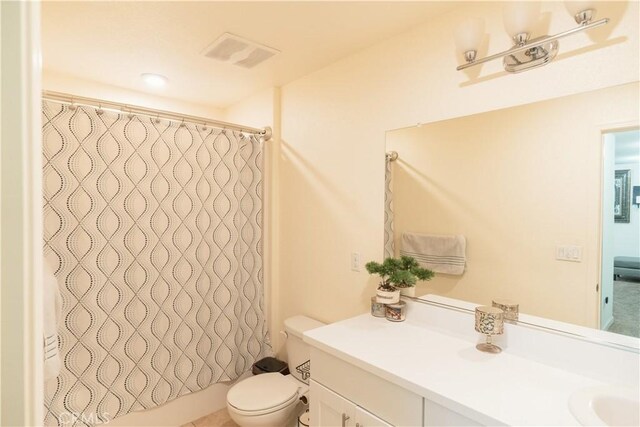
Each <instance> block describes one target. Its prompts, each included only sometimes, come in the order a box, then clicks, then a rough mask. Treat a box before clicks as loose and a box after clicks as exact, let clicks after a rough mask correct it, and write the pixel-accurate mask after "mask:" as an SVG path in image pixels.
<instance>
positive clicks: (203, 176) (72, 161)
mask: <svg viewBox="0 0 640 427" xmlns="http://www.w3.org/2000/svg"><path fill="white" fill-rule="evenodd" d="M43 151H44V153H43V160H44V162H43V181H44V221H45V223H44V252H45V259H46V261H47V262H49V263H50V264H51V266H52V268H53V269H54V271H55V272H56V277H57V279H58V284H59V287H60V291H61V293H62V296H63V318H62V319H61V323H60V327H59V342H60V352H61V356H62V362H63V368H62V373H61V374H60V376H59V377H58V379H57V380H53V381H50V382H48V383H47V384H46V390H45V404H46V416H45V424H47V425H55V424H64V425H85V424H87V425H89V424H94V423H100V422H105V421H108V420H109V419H113V418H114V417H117V416H121V415H124V414H126V413H128V412H131V411H135V410H140V409H146V408H151V407H154V406H157V405H160V404H163V403H165V402H167V401H169V400H171V399H175V398H176V397H178V396H181V395H184V394H187V393H191V392H194V391H198V390H201V389H203V388H205V387H207V386H209V385H210V384H213V383H216V382H220V381H227V380H232V379H235V378H237V377H238V376H239V375H240V374H242V373H243V372H245V371H247V370H248V369H249V368H250V367H251V365H252V364H253V363H254V361H255V360H257V359H259V358H261V357H263V356H265V355H267V354H270V353H271V349H270V346H269V343H268V339H267V326H266V321H265V316H264V307H263V301H264V300H263V270H262V268H263V266H262V262H263V261H262V226H263V225H262V197H263V195H262V175H263V154H262V143H261V142H260V141H258V140H257V139H256V137H255V136H252V137H250V138H249V137H244V136H243V135H241V134H239V133H237V132H231V131H226V130H224V131H223V130H220V129H212V128H205V127H203V126H201V125H195V124H180V123H177V122H173V121H168V120H158V119H154V118H148V117H145V116H137V115H127V114H118V113H114V112H107V111H102V110H99V109H95V108H91V107H80V106H78V107H71V106H69V105H65V104H62V103H57V102H50V101H46V102H44V103H43Z"/></svg>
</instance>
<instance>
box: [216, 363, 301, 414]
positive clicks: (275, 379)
mask: <svg viewBox="0 0 640 427" xmlns="http://www.w3.org/2000/svg"><path fill="white" fill-rule="evenodd" d="M297 394H298V386H297V384H296V382H295V380H294V381H292V380H291V379H289V378H287V377H285V376H284V375H282V374H279V373H277V372H273V373H268V374H260V375H256V376H254V377H250V378H247V379H245V380H242V381H240V382H238V383H237V384H236V385H234V386H233V387H231V389H230V390H229V392H228V393H227V402H228V403H229V404H230V405H231V406H233V407H235V408H237V409H239V410H241V411H246V412H254V411H255V412H257V411H264V410H267V409H272V408H276V407H278V406H281V405H282V404H284V403H288V402H289V401H291V399H292V398H294V397H296V395H297Z"/></svg>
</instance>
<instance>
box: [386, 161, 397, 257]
mask: <svg viewBox="0 0 640 427" xmlns="http://www.w3.org/2000/svg"><path fill="white" fill-rule="evenodd" d="M392 163H393V160H391V159H390V158H389V156H386V155H385V168H384V257H385V258H389V257H393V256H394V255H395V243H394V241H393V179H392V178H393V173H392V172H393V169H392V167H391V164H392Z"/></svg>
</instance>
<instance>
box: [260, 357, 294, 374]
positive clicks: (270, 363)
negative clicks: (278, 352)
mask: <svg viewBox="0 0 640 427" xmlns="http://www.w3.org/2000/svg"><path fill="white" fill-rule="evenodd" d="M251 372H253V375H260V374H266V373H268V372H279V373H281V374H282V375H288V374H289V366H288V365H287V362H284V361H282V360H278V359H276V358H275V357H265V358H263V359H260V360H258V361H257V362H256V363H254V364H253V366H252V367H251Z"/></svg>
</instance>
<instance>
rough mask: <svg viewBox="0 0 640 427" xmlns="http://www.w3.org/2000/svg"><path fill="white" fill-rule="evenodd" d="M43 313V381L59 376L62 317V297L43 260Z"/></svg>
mask: <svg viewBox="0 0 640 427" xmlns="http://www.w3.org/2000/svg"><path fill="white" fill-rule="evenodd" d="M42 282H43V313H42V318H43V321H44V327H43V332H44V380H45V381H48V380H51V379H54V378H56V377H57V376H58V375H59V374H60V367H61V360H60V353H59V351H58V322H59V321H60V317H61V316H62V297H61V296H60V289H58V280H57V279H56V276H55V274H54V272H53V270H52V269H51V267H50V266H49V264H47V262H46V260H43V268H42Z"/></svg>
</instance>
